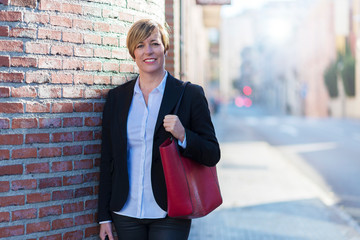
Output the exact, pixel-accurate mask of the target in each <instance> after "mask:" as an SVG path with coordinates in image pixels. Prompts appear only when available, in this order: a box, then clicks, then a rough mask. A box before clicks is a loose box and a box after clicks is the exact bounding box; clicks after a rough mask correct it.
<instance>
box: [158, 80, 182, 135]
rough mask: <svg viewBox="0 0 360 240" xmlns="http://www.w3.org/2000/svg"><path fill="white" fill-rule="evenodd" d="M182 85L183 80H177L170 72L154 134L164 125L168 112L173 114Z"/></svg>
mask: <svg viewBox="0 0 360 240" xmlns="http://www.w3.org/2000/svg"><path fill="white" fill-rule="evenodd" d="M181 87H182V82H181V81H179V80H176V79H175V78H174V77H173V76H171V75H170V73H168V77H167V79H166V85H165V90H164V95H163V98H162V101H161V105H160V110H159V115H158V118H157V121H156V125H155V131H154V135H155V134H156V132H157V131H158V130H159V128H160V126H162V124H163V120H164V117H165V116H166V115H167V114H171V113H172V110H173V109H174V108H175V105H176V103H177V101H178V99H179V97H180V94H181V91H180V89H181Z"/></svg>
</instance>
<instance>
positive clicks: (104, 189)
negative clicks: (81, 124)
mask: <svg viewBox="0 0 360 240" xmlns="http://www.w3.org/2000/svg"><path fill="white" fill-rule="evenodd" d="M111 112H112V90H110V91H109V93H108V97H107V100H106V103H105V106H104V111H103V119H102V143H101V162H100V185H99V201H98V220H99V222H102V221H107V220H111V213H110V198H111V189H112V181H111V172H112V168H113V167H112V166H113V159H112V144H111V135H110V126H111Z"/></svg>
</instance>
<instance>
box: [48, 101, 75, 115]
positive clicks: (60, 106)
mask: <svg viewBox="0 0 360 240" xmlns="http://www.w3.org/2000/svg"><path fill="white" fill-rule="evenodd" d="M52 112H53V113H71V112H73V104H72V103H53V104H52Z"/></svg>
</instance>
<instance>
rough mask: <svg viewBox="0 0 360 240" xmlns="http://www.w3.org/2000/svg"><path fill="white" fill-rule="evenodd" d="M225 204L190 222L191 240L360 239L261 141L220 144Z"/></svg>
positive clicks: (326, 198)
mask: <svg viewBox="0 0 360 240" xmlns="http://www.w3.org/2000/svg"><path fill="white" fill-rule="evenodd" d="M220 144H221V151H222V158H221V161H220V163H219V165H218V175H219V181H220V185H221V189H222V195H223V199H224V203H223V205H222V206H221V207H219V208H218V209H217V210H215V211H214V212H213V213H211V214H209V215H208V216H206V217H204V218H201V219H195V220H193V225H192V228H191V232H190V237H189V239H190V240H230V239H231V240H360V231H359V226H358V225H356V223H355V222H354V221H352V220H351V219H350V218H349V217H348V216H347V215H345V214H344V213H342V212H340V211H339V210H338V209H336V208H335V207H333V206H332V205H333V204H334V203H335V199H334V198H333V197H332V196H331V195H330V194H329V193H327V192H326V191H324V190H322V188H320V187H318V185H315V184H314V183H313V182H311V181H310V180H309V178H308V177H306V176H305V175H303V174H302V173H301V172H300V171H299V170H298V168H296V167H295V166H294V165H293V164H292V163H290V161H289V160H288V159H286V158H285V157H284V155H283V154H282V153H281V152H280V151H279V150H277V149H275V148H273V147H271V146H270V145H268V144H267V143H265V142H230V143H220Z"/></svg>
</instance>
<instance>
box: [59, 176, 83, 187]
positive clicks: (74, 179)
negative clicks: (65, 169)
mask: <svg viewBox="0 0 360 240" xmlns="http://www.w3.org/2000/svg"><path fill="white" fill-rule="evenodd" d="M63 183H64V186H69V185H76V184H80V183H83V176H82V175H76V176H68V177H67V176H64V177H63Z"/></svg>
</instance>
